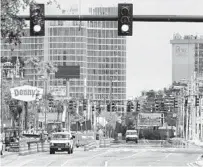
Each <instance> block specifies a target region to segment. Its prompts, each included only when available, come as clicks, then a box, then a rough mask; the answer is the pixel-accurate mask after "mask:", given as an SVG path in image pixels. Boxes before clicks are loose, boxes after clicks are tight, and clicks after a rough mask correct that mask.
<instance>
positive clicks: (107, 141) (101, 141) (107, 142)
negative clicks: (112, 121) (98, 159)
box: [99, 139, 111, 148]
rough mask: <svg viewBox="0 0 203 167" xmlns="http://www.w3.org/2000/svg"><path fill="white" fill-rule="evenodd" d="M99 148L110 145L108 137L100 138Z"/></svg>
mask: <svg viewBox="0 0 203 167" xmlns="http://www.w3.org/2000/svg"><path fill="white" fill-rule="evenodd" d="M99 147H100V148H105V147H111V140H109V139H101V140H100V142H99Z"/></svg>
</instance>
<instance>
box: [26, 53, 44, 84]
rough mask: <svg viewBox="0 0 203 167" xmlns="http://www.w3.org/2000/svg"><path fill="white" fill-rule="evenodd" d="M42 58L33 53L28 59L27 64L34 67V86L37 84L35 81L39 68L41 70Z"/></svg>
mask: <svg viewBox="0 0 203 167" xmlns="http://www.w3.org/2000/svg"><path fill="white" fill-rule="evenodd" d="M40 62H41V61H40V59H39V57H37V56H35V55H32V56H31V57H29V58H28V59H27V60H26V61H25V64H29V65H30V66H31V67H33V68H34V79H33V80H34V81H33V83H34V84H33V86H35V81H36V79H37V78H36V74H37V73H38V71H39V70H41V68H42V67H41V66H40V64H41V63H40Z"/></svg>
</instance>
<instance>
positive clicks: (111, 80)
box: [109, 77, 113, 113]
mask: <svg viewBox="0 0 203 167" xmlns="http://www.w3.org/2000/svg"><path fill="white" fill-rule="evenodd" d="M112 82H113V81H112V77H110V97H109V99H110V113H112Z"/></svg>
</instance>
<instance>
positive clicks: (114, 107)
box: [111, 102, 116, 111]
mask: <svg viewBox="0 0 203 167" xmlns="http://www.w3.org/2000/svg"><path fill="white" fill-rule="evenodd" d="M111 107H112V110H111V111H116V103H115V102H112V103H111Z"/></svg>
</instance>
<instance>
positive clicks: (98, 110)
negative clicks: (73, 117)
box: [96, 104, 101, 114]
mask: <svg viewBox="0 0 203 167" xmlns="http://www.w3.org/2000/svg"><path fill="white" fill-rule="evenodd" d="M96 110H97V112H98V113H99V114H100V113H101V106H100V104H97V106H96Z"/></svg>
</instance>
